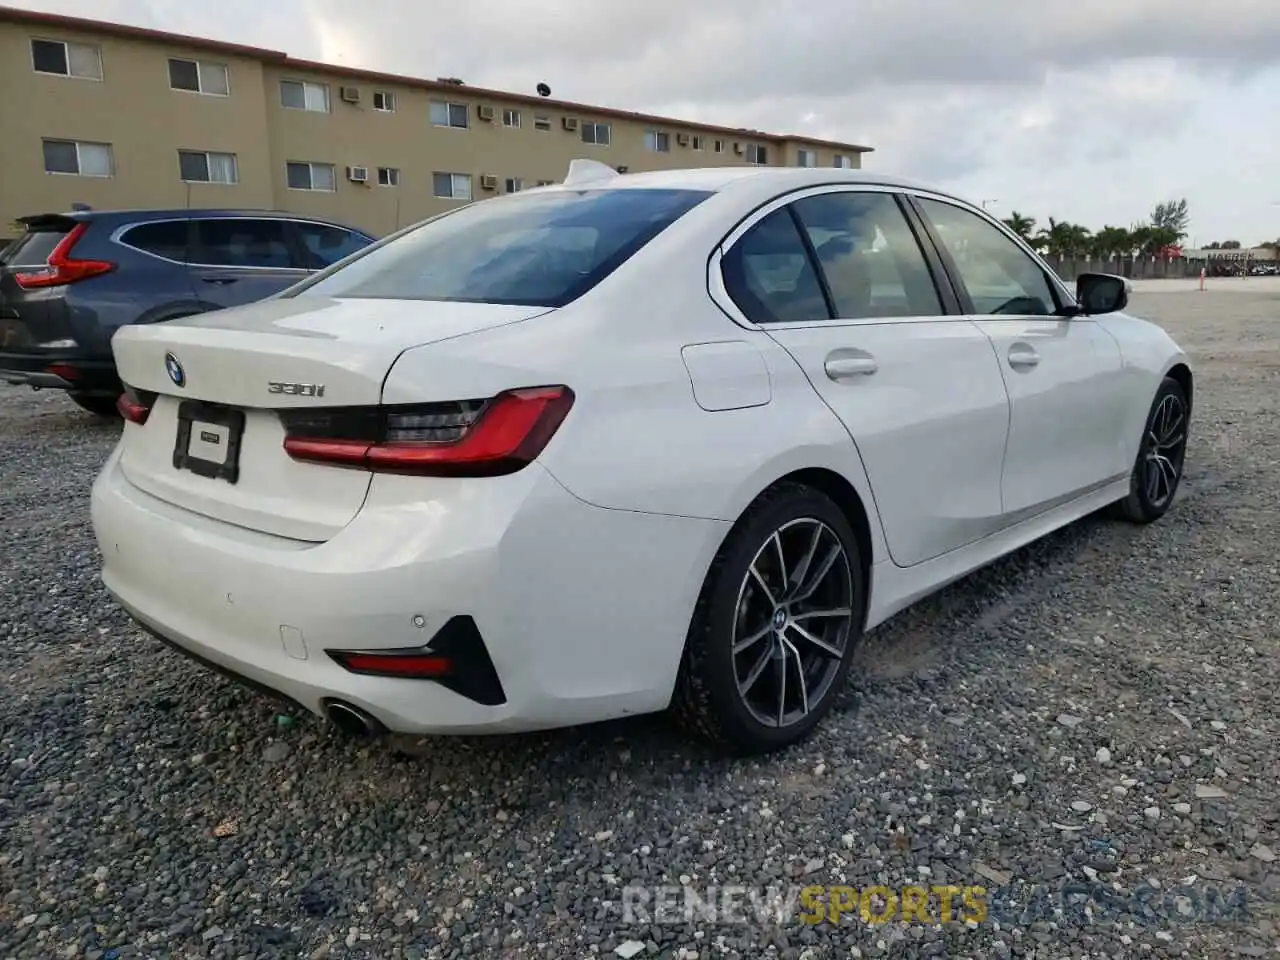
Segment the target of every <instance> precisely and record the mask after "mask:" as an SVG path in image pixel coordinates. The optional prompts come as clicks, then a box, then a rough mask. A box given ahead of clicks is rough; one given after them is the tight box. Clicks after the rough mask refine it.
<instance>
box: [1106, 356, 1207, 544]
mask: <svg viewBox="0 0 1280 960" xmlns="http://www.w3.org/2000/svg"><path fill="white" fill-rule="evenodd" d="M1190 420H1191V410H1190V406H1189V405H1188V403H1187V395H1186V392H1185V391H1184V390H1183V389H1182V384H1180V383H1178V381H1177V380H1174V379H1173V378H1172V377H1165V378H1164V380H1162V381H1161V383H1160V387H1159V389H1157V390H1156V396H1155V399H1154V400H1153V401H1152V402H1151V410H1150V412H1149V413H1148V414H1147V424H1146V429H1145V430H1144V431H1143V435H1142V444H1141V446H1140V447H1139V450H1138V459H1137V462H1136V463H1135V464H1134V466H1133V473H1132V474H1131V475H1130V477H1129V495H1128V496H1127V497H1125V498H1124V499H1123V500H1120V501H1118V502H1117V503H1116V504H1115V505H1114V506H1113V507H1112V513H1113V514H1114V515H1115V516H1116V517H1118V518H1119V519H1122V520H1128V521H1130V522H1131V523H1151V522H1152V521H1154V520H1159V519H1160V518H1161V517H1163V516H1164V515H1165V513H1167V512H1168V510H1169V507H1170V506H1171V505H1172V504H1173V498H1174V496H1175V495H1176V494H1177V492H1178V485H1179V484H1180V483H1181V482H1182V465H1183V461H1184V459H1185V457H1186V453H1187V428H1188V426H1189V425H1190Z"/></svg>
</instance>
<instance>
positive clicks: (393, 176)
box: [378, 167, 400, 187]
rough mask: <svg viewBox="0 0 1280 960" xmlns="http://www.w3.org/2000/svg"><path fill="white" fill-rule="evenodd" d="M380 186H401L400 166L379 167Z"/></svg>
mask: <svg viewBox="0 0 1280 960" xmlns="http://www.w3.org/2000/svg"><path fill="white" fill-rule="evenodd" d="M378 186H380V187H398V186H400V169H399V168H398V167H379V168H378Z"/></svg>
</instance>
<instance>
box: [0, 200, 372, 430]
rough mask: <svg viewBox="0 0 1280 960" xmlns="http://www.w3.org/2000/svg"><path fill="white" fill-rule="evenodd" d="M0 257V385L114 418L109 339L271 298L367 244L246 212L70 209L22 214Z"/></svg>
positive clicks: (325, 226)
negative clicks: (42, 392) (49, 394)
mask: <svg viewBox="0 0 1280 960" xmlns="http://www.w3.org/2000/svg"><path fill="white" fill-rule="evenodd" d="M19 222H20V223H21V224H22V225H23V227H24V228H25V229H24V232H23V233H22V235H21V236H19V237H18V238H17V239H16V240H14V241H13V243H11V244H10V245H9V246H7V247H6V248H5V249H4V250H3V251H0V379H2V380H7V381H9V382H10V383H19V384H27V385H29V386H32V387H36V388H45V387H49V388H55V389H60V390H66V391H68V392H69V394H70V396H71V399H72V400H74V401H75V402H76V403H77V404H79V405H80V406H81V407H83V408H84V409H86V410H88V411H90V412H92V413H96V414H99V415H103V416H107V415H115V413H116V400H117V399H118V398H119V396H120V390H121V385H120V381H119V378H118V376H117V375H116V369H115V362H114V360H113V358H112V355H111V336H112V334H114V333H115V332H116V330H118V329H119V328H120V327H122V326H125V325H126V324H131V323H142V324H151V323H156V322H159V321H162V320H172V319H174V318H175V317H185V316H191V315H192V314H198V313H205V312H207V311H210V310H219V309H223V308H225V307H238V306H241V305H242V304H246V303H250V302H252V301H254V300H261V299H262V298H263V297H266V296H270V295H271V294H273V293H277V292H279V291H281V290H283V289H285V288H286V287H288V286H289V285H290V284H292V283H296V282H297V281H299V280H301V279H303V278H305V277H306V276H307V274H308V273H311V272H313V271H316V270H320V269H323V268H325V267H328V266H330V265H331V264H333V263H335V262H336V261H338V260H340V259H342V258H343V257H345V256H348V255H349V254H352V253H354V252H356V251H357V250H360V249H362V248H363V247H365V246H368V245H369V244H370V243H372V242H373V239H372V238H371V237H369V236H367V235H366V234H364V233H362V232H361V231H359V230H355V229H353V228H351V227H347V226H343V225H341V224H336V223H329V222H327V221H324V220H316V219H312V218H309V217H299V216H295V215H293V214H286V213H274V212H265V211H247V210H146V211H140V210H125V211H93V210H77V211H73V212H71V213H49V214H40V215H37V216H31V217H23V218H22V219H21V220H20V221H19Z"/></svg>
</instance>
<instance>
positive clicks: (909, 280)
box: [721, 188, 1009, 566]
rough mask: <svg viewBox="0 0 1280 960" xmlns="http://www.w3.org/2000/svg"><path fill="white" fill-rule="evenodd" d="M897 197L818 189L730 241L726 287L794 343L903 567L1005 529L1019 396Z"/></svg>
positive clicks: (776, 208) (780, 205)
mask: <svg viewBox="0 0 1280 960" xmlns="http://www.w3.org/2000/svg"><path fill="white" fill-rule="evenodd" d="M912 217H913V215H910V214H908V212H907V209H906V208H905V206H904V205H903V203H902V202H901V201H900V200H899V199H898V198H897V197H896V196H895V195H894V194H893V193H891V192H886V191H882V190H875V189H866V188H859V189H857V190H849V189H841V188H835V189H833V188H821V189H818V190H809V191H804V192H802V193H800V194H795V195H792V197H787V198H784V199H781V200H777V201H774V203H773V204H771V205H769V206H766V207H764V208H762V209H761V210H760V211H758V212H757V213H756V214H754V215H753V216H752V217H751V218H750V219H748V220H747V221H746V222H745V223H744V224H743V225H742V226H740V227H739V228H738V229H737V230H736V231H735V232H734V234H732V235H731V236H730V237H729V238H728V240H727V242H726V243H725V245H724V248H723V249H724V255H723V259H722V261H721V269H722V276H723V279H724V284H725V289H726V292H727V293H728V294H729V296H730V297H731V299H732V300H733V302H734V303H735V304H736V305H737V306H738V308H739V309H740V310H741V312H742V313H743V314H744V315H745V318H746V319H747V320H748V321H749V322H751V323H753V324H756V325H758V326H759V328H760V329H762V330H764V331H765V332H766V333H768V335H769V336H771V337H772V338H773V339H774V340H776V341H777V342H778V343H779V344H781V346H782V347H783V348H785V349H786V350H787V351H788V352H789V353H790V354H791V355H792V357H794V358H795V360H796V362H797V363H798V364H799V365H800V366H801V367H802V368H803V369H804V371H805V373H806V375H807V376H808V378H809V381H810V382H811V383H812V384H813V387H814V389H815V390H817V392H818V393H819V394H820V395H821V396H822V398H823V400H825V401H826V403H827V405H828V406H829V407H830V408H831V409H832V410H833V411H834V412H835V414H836V415H837V416H838V417H839V418H840V419H841V420H842V421H843V422H844V425H845V427H846V428H847V429H848V430H849V432H850V434H851V435H852V437H853V441H854V443H855V444H856V445H857V448H858V452H859V454H860V455H861V457H862V461H863V465H864V466H865V468H866V471H867V476H868V479H869V480H870V482H871V488H872V493H873V495H874V497H875V503H876V508H877V509H878V511H879V513H880V517H881V521H882V524H883V527H884V531H885V536H886V540H887V541H888V546H889V552H890V554H891V556H892V557H893V560H894V562H895V563H897V564H898V565H900V566H910V565H912V564H916V563H920V562H922V561H925V560H930V559H932V558H934V557H937V556H940V555H941V554H943V553H946V552H947V551H949V550H954V549H956V548H957V547H961V546H964V545H965V544H968V543H971V542H973V541H975V540H978V539H979V538H981V537H984V536H986V535H988V534H990V533H992V532H994V531H995V530H997V529H998V528H999V525H1000V519H1001V508H1000V465H1001V460H1002V458H1003V456H1004V444H1005V438H1006V434H1007V428H1008V417H1009V411H1008V399H1007V397H1006V395H1005V390H1004V384H1003V382H1002V380H1001V377H1000V368H999V365H998V364H997V362H996V359H995V356H994V354H993V353H992V350H991V344H990V342H989V341H988V340H987V337H986V336H985V335H984V334H983V333H982V331H981V330H979V329H978V328H977V327H976V326H975V325H974V324H973V323H972V322H970V321H969V320H968V318H966V317H965V316H963V315H961V314H960V311H959V304H958V301H957V299H956V297H955V294H954V291H953V290H952V289H951V287H950V285H949V284H948V283H947V282H946V281H945V279H944V275H943V273H942V269H941V264H940V262H938V260H937V257H936V254H935V253H934V252H933V250H932V248H931V247H930V248H928V251H929V252H928V253H927V254H926V252H925V249H926V248H924V247H922V245H921V244H920V242H919V238H918V236H917V233H916V225H915V222H914V220H913V219H912Z"/></svg>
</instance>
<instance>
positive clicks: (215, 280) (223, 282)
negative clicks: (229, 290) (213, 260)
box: [200, 277, 240, 286]
mask: <svg viewBox="0 0 1280 960" xmlns="http://www.w3.org/2000/svg"><path fill="white" fill-rule="evenodd" d="M200 279H201V280H203V281H204V282H205V283H216V284H218V285H219V286H226V285H227V284H228V283H235V282H236V281H237V280H238V279H240V278H239V277H201V278H200Z"/></svg>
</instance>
